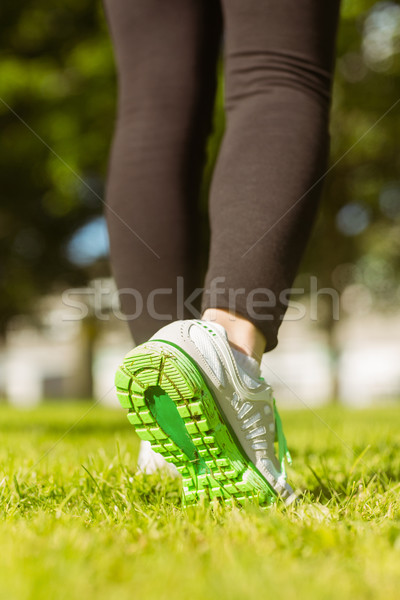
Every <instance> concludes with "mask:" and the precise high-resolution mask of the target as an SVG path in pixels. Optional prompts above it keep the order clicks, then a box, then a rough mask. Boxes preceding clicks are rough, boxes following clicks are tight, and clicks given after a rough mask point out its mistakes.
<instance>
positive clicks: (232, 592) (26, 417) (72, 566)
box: [0, 403, 400, 600]
mask: <svg viewBox="0 0 400 600" xmlns="http://www.w3.org/2000/svg"><path fill="white" fill-rule="evenodd" d="M282 416H283V422H284V425H285V430H286V434H287V438H288V442H289V446H290V448H291V450H292V455H293V462H294V465H293V468H292V469H290V477H291V481H292V483H293V484H294V486H295V487H296V489H298V490H299V491H301V492H302V495H301V498H300V500H299V501H298V503H297V504H296V505H294V506H291V507H289V508H284V507H282V506H274V507H272V508H270V509H267V510H265V509H262V508H260V507H258V506H256V505H254V504H252V505H248V506H245V507H244V508H239V507H231V508H227V507H224V506H220V505H218V504H215V505H213V506H207V505H201V506H192V507H189V508H183V507H182V506H181V505H180V495H179V490H178V488H177V484H176V482H174V481H173V480H170V479H168V478H166V477H163V478H160V477H157V476H154V475H153V476H143V475H140V476H138V475H135V469H134V467H135V461H136V454H137V448H138V440H137V438H136V436H135V434H134V432H133V430H132V428H131V426H130V425H129V423H128V421H127V420H126V417H125V413H124V412H123V411H122V410H110V409H105V408H100V407H94V408H93V406H91V405H89V404H64V405H62V404H59V405H55V404H50V405H45V406H43V407H41V408H38V409H34V410H32V411H16V410H15V409H11V408H9V407H6V406H3V405H2V406H0V515H1V519H0V540H1V560H0V598H1V600H3V599H4V600H25V599H32V600H41V599H53V598H54V599H57V600H62V599H64V598H65V599H68V600H75V599H79V600H89V599H92V598H93V599H96V600H103V599H104V600H105V599H107V600H114V599H115V600H125V599H127V600H128V599H129V600H132V599H142V598H143V599H146V600H152V599H157V600H163V599H168V600H173V599H179V600H189V599H190V600H192V599H193V600H197V599H200V598H201V599H205V600H207V599H214V598H216V599H218V600H225V599H227V600H228V599H229V600H236V599H237V600H239V599H243V598H246V599H247V598H266V599H269V598H272V597H274V596H275V597H277V598H285V599H286V598H300V599H302V598H307V600H313V599H318V600H325V599H335V600H344V599H347V598H351V599H352V600H354V599H356V600H359V599H364V598H368V599H371V600H379V599H381V598H382V599H383V598H384V599H385V600H388V599H392V598H393V599H395V598H396V599H397V598H400V483H399V482H400V403H399V405H398V407H396V406H395V407H391V408H382V409H380V410H376V409H374V410H363V411H355V410H352V411H350V410H348V409H343V408H334V409H333V408H331V409H319V410H318V411H317V412H311V411H308V410H305V411H302V412H284V413H283V415H282Z"/></svg>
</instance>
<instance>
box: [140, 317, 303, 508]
mask: <svg viewBox="0 0 400 600" xmlns="http://www.w3.org/2000/svg"><path fill="white" fill-rule="evenodd" d="M151 340H152V341H155V340H157V341H165V342H168V343H172V344H175V345H176V346H178V347H179V348H181V349H182V350H184V352H186V354H188V355H189V356H190V358H191V359H192V360H193V361H194V362H195V363H196V366H197V367H198V368H199V370H200V371H201V373H202V375H203V377H204V379H205V381H206V383H207V385H208V387H209V389H210V391H211V392H212V394H213V397H214V400H215V402H216V403H217V405H218V407H219V409H220V411H221V412H222V414H223V416H224V417H225V420H226V422H227V423H228V424H229V426H230V428H231V430H232V431H233V432H234V434H235V435H236V438H237V440H238V441H239V443H240V445H241V447H242V449H243V451H244V452H245V454H246V455H247V457H248V458H249V459H250V461H251V462H252V463H253V464H254V465H255V467H256V468H257V469H258V471H259V472H260V473H261V474H262V475H263V477H264V478H265V479H266V480H267V481H268V483H269V484H270V485H271V487H272V488H273V489H274V490H275V492H276V493H277V494H278V495H280V496H281V497H282V498H283V499H285V501H286V503H290V502H291V501H292V500H293V499H294V498H295V496H294V493H293V490H292V488H291V487H290V486H289V485H288V483H287V482H286V476H285V472H284V467H283V461H282V464H280V462H279V461H278V459H277V457H276V455H275V436H276V422H275V416H276V414H275V407H274V399H273V396H272V389H271V387H270V386H269V385H268V384H267V383H266V382H265V381H263V380H262V379H255V378H253V377H251V376H250V375H249V374H248V373H246V371H245V370H244V369H243V368H242V367H241V366H240V365H238V363H237V362H236V360H235V358H234V355H233V353H232V350H231V347H230V345H229V342H228V337H227V334H226V331H225V329H224V328H223V327H222V326H221V325H219V324H215V323H212V322H208V321H203V320H185V321H175V322H173V323H171V324H169V325H166V326H165V327H163V328H162V329H160V330H159V331H158V332H157V333H156V334H155V335H154V336H153V337H152V338H151ZM281 435H283V434H281Z"/></svg>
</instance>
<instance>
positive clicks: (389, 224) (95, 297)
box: [0, 0, 400, 407]
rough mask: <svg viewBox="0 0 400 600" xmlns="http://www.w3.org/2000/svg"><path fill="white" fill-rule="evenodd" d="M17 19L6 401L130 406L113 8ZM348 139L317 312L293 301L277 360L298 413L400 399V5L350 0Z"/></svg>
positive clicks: (343, 29)
mask: <svg viewBox="0 0 400 600" xmlns="http://www.w3.org/2000/svg"><path fill="white" fill-rule="evenodd" d="M1 15H2V18H1V22H0V31H1V39H2V56H1V60H0V86H1V91H0V131H1V144H0V177H1V186H0V195H1V201H0V396H1V398H3V399H4V401H5V402H11V403H13V404H15V405H33V404H36V403H39V402H41V401H42V400H46V399H60V400H61V399H63V400H65V401H67V400H68V399H77V398H82V399H84V398H86V399H88V398H96V399H97V400H100V401H101V402H104V403H108V404H111V405H114V404H116V399H115V394H114V391H113V372H114V369H115V367H116V365H117V364H118V362H119V361H120V360H121V358H122V356H123V355H124V353H125V352H126V351H128V350H129V348H130V346H131V345H132V342H131V340H130V338H129V335H128V328H127V324H126V323H124V322H123V320H121V319H120V318H118V314H116V310H115V298H116V295H115V288H114V284H113V281H112V278H111V276H110V268H109V262H108V239H107V231H106V227H105V222H104V218H103V210H104V188H105V180H106V176H107V160H108V153H109V149H110V143H111V138H112V131H113V125H114V120H115V109H116V97H117V87H116V73H115V64H114V59H113V52H112V47H111V43H110V40H109V36H108V30H107V25H106V22H105V17H104V12H103V8H102V5H101V3H100V2H98V1H97V0H59V1H58V2H57V3H53V2H48V1H47V0H35V2H34V1H33V0H24V2H22V1H21V0H16V1H14V2H11V1H10V0H8V1H7V2H5V3H3V5H2V10H1ZM220 71H221V69H220ZM219 83H220V85H219V90H218V96H217V102H216V107H215V125H214V132H213V134H212V137H211V138H210V140H209V142H208V162H207V165H206V167H205V170H204V181H203V187H202V190H201V194H200V196H201V199H200V201H201V206H202V214H203V217H204V224H205V225H204V227H205V230H204V236H203V237H204V240H205V242H204V253H206V242H207V228H206V223H207V190H208V187H209V182H210V178H211V175H212V168H213V164H214V160H215V156H216V154H217V151H218V145H219V142H220V140H221V137H222V135H223V129H224V114H223V80H222V75H220V82H219ZM331 137H332V145H331V163H330V169H329V172H328V173H327V176H326V182H325V189H324V196H323V200H322V204H321V210H320V213H319V217H318V220H317V223H316V226H315V228H314V232H313V237H312V240H311V242H310V244H309V247H308V250H307V253H306V255H305V257H304V260H303V262H302V266H301V269H300V273H299V276H298V279H297V280H296V282H295V286H294V287H297V288H304V290H305V291H304V294H303V295H302V296H299V295H296V298H295V300H296V302H299V301H301V302H303V303H304V306H305V307H306V309H307V310H306V314H305V316H304V317H303V318H302V319H300V320H298V319H297V320H292V317H291V314H292V313H291V311H290V310H289V313H288V319H287V321H286V322H285V323H284V324H283V325H282V328H281V336H280V344H279V347H278V348H277V349H276V350H275V351H273V352H272V353H271V354H268V355H266V356H265V358H264V361H263V369H264V371H265V374H266V376H267V377H268V379H269V380H271V382H272V383H273V385H274V387H275V389H276V394H277V396H278V397H279V398H280V400H281V401H282V402H283V403H286V404H287V405H288V406H289V405H293V406H296V407H300V406H303V405H307V406H310V405H316V404H319V403H323V402H342V403H346V404H349V403H351V404H354V405H363V404H367V403H372V402H382V401H396V399H397V398H399V397H400V152H399V140H400V4H399V2H393V1H384V2H371V1H368V0H344V1H343V4H342V13H341V24H340V31H339V39H338V55H337V68H336V77H335V84H334V102H333V106H332V124H331ZM288 176H290V174H288ZM311 276H312V277H314V278H316V280H317V284H318V289H319V292H318V294H316V293H315V291H314V292H313V291H312V290H310V277H311ZM324 288H328V290H326V291H325V292H324ZM332 290H334V291H335V293H337V295H338V297H339V299H340V314H339V318H338V319H335V318H333V313H332V293H331V292H332ZM316 303H317V306H318V310H317V313H316V315H315V310H314V309H313V308H312V307H313V306H314V307H315V306H316ZM295 312H296V311H295ZM295 312H294V313H293V315H294V314H295ZM78 314H79V316H80V318H77V315H78ZM293 315H292V316H293Z"/></svg>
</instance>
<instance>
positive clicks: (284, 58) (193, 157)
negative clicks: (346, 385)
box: [105, 0, 339, 350]
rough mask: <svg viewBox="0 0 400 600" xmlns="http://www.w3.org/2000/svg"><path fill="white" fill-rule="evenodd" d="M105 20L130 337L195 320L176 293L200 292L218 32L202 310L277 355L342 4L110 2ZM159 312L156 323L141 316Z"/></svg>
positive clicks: (119, 274) (113, 191) (112, 223)
mask: <svg viewBox="0 0 400 600" xmlns="http://www.w3.org/2000/svg"><path fill="white" fill-rule="evenodd" d="M105 8H106V15H107V19H108V22H109V26H110V30H111V35H112V39H113V42H114V46H115V54H116V62H117V68H118V75H119V103H118V119H117V125H116V131H115V137H114V141H113V148H112V153H111V157H110V164H109V173H108V184H107V201H108V210H107V218H108V226H109V232H110V243H111V261H112V266H113V272H114V275H115V278H116V281H117V285H118V287H119V288H120V289H122V290H123V291H122V293H121V304H122V310H123V311H124V312H125V313H126V314H128V315H130V319H131V320H130V321H129V322H130V326H131V330H132V334H133V337H134V339H135V341H136V342H141V341H143V340H144V339H146V338H147V337H148V336H149V334H151V333H153V332H154V331H156V330H157V329H158V328H159V327H161V326H162V325H163V324H165V322H167V321H170V320H172V319H176V318H177V317H178V318H182V317H187V316H192V318H193V315H190V314H188V313H187V311H186V312H184V313H182V310H181V306H182V298H183V292H182V290H180V284H181V278H183V279H184V281H185V294H188V293H189V292H190V290H192V289H193V286H194V285H196V284H197V283H198V282H197V281H196V277H195V276H196V274H197V272H198V268H197V262H196V258H195V256H196V253H195V250H196V247H197V246H198V242H199V240H198V236H197V228H196V220H197V219H198V214H197V208H196V207H197V196H198V193H199V188H200V181H201V173H202V167H203V163H204V157H205V151H204V148H205V141H206V138H207V135H208V133H209V131H210V127H211V118H212V109H213V102H214V94H215V88H216V62H217V59H218V55H219V49H220V46H221V35H222V31H223V42H224V69H225V90H224V93H225V108H226V116H227V122H226V131H225V134H224V139H223V142H222V146H221V149H220V152H219V157H218V161H217V165H216V169H215V172H214V175H213V180H212V185H211V190H210V224H211V248H210V257H209V266H208V271H207V276H206V284H205V288H206V289H205V292H204V293H203V297H202V308H203V310H204V309H205V308H213V307H219V308H227V309H230V310H233V311H235V312H237V313H240V314H242V315H244V316H247V317H248V318H249V320H250V321H252V322H253V323H254V324H255V325H256V326H257V327H258V328H259V329H260V330H261V331H262V332H263V333H264V335H265V336H266V339H267V348H266V349H267V350H269V349H272V348H274V347H275V346H276V344H277V332H278V328H279V325H280V323H281V321H282V318H283V315H284V313H285V310H286V308H287V306H286V302H285V292H284V293H283V297H282V292H283V291H284V290H287V289H288V288H290V286H291V285H292V283H293V280H294V277H295V275H296V270H297V268H298V266H299V262H300V259H301V256H302V253H303V251H304V248H305V245H306V242H307V239H308V237H309V234H310V230H311V227H312V224H313V221H314V217H315V213H316V209H317V205H318V199H319V196H320V192H321V180H320V178H321V176H322V175H323V173H324V170H325V169H326V163H327V156H328V142H329V133H328V124H329V107H330V96H331V79H332V70H333V63H334V46H335V36H336V28H337V20H338V13H339V0H220V1H219V0H105ZM177 278H178V285H177ZM216 283H217V284H218V293H217V294H216V293H215V290H214V292H213V291H212V290H213V285H214V287H215V284H216ZM155 288H160V289H158V290H157V291H153V290H155ZM152 291H153V294H151V292H152ZM139 294H140V297H141V298H142V299H143V302H144V306H143V309H142V310H141V306H140V298H139ZM149 295H150V302H147V300H149ZM153 305H154V310H155V311H157V313H159V314H164V317H163V318H161V319H159V320H158V319H157V318H155V316H156V315H153V318H152V317H151V315H150V316H149V314H148V312H149V310H150V313H151V312H152V310H153V308H152V307H153ZM128 318H129V317H128Z"/></svg>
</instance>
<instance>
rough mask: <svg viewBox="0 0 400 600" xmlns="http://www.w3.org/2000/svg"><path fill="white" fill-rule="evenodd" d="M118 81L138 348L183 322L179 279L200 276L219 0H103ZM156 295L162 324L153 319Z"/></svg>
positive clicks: (124, 297) (111, 187) (114, 192)
mask: <svg viewBox="0 0 400 600" xmlns="http://www.w3.org/2000/svg"><path fill="white" fill-rule="evenodd" d="M105 8H106V14H107V18H108V21H109V26H110V30H111V35H112V38H113V42H114V45H115V54H116V62H117V67H118V75H119V103H118V120H117V125H116V131H115V136H114V141H113V148H112V153H111V157H110V163H109V173H108V182H107V202H108V210H107V220H108V227H109V233H110V245H111V261H112V267H113V272H114V275H115V279H116V281H117V285H118V288H119V289H120V290H121V289H122V290H126V291H125V292H123V293H122V294H121V305H122V310H123V312H124V313H126V314H127V315H128V318H129V315H131V316H132V315H134V314H135V313H139V312H140V311H139V310H138V309H139V308H140V306H138V304H137V293H136V292H134V293H135V294H136V296H135V295H133V294H134V293H133V292H130V291H128V290H132V289H133V290H137V292H139V293H140V295H141V297H142V298H143V300H144V307H143V311H141V314H140V316H139V318H137V319H134V320H130V321H129V323H130V326H131V331H132V334H133V336H134V338H135V341H136V342H141V341H143V340H144V339H146V338H148V337H149V335H150V334H152V333H154V331H156V330H157V329H159V327H160V326H161V325H164V324H165V322H166V321H168V320H173V319H176V317H177V315H176V307H177V298H176V281H177V277H178V276H182V277H183V278H184V279H185V284H186V285H187V289H190V286H191V283H192V278H191V276H192V274H193V273H196V265H195V264H194V250H195V247H196V234H195V233H196V232H195V223H196V199H197V193H198V189H199V181H200V177H201V167H202V162H203V155H204V143H205V138H206V135H207V133H208V131H209V127H210V121H211V115H212V107H213V99H214V91H215V64H216V59H217V55H218V51H219V37H220V23H221V16H220V8H219V4H218V3H217V2H215V0H202V1H199V0H168V2H165V1H164V0H135V1H132V0H105ZM156 288H159V289H160V293H159V294H158V295H156V296H154V295H153V300H154V309H155V311H156V312H157V313H158V314H160V315H161V314H164V315H169V317H165V318H164V319H162V318H161V319H160V320H157V319H155V318H154V317H153V318H152V317H151V315H149V314H148V310H147V307H146V300H147V298H148V295H149V293H151V291H152V290H155V289H156Z"/></svg>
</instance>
